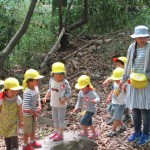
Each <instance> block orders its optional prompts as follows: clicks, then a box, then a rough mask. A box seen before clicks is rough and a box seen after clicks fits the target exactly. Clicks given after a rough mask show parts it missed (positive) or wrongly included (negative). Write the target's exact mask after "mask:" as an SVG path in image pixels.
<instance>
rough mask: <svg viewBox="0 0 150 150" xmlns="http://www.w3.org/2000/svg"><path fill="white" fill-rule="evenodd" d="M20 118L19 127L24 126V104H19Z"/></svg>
mask: <svg viewBox="0 0 150 150" xmlns="http://www.w3.org/2000/svg"><path fill="white" fill-rule="evenodd" d="M17 110H18V118H19V127H22V126H23V113H22V104H21V105H17Z"/></svg>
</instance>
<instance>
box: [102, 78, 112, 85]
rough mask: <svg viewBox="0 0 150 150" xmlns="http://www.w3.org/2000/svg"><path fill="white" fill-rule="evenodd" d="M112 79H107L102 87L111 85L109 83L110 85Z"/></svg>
mask: <svg viewBox="0 0 150 150" xmlns="http://www.w3.org/2000/svg"><path fill="white" fill-rule="evenodd" d="M110 81H111V80H110V78H107V79H106V80H105V81H104V82H103V83H102V85H103V86H108V85H109V83H110Z"/></svg>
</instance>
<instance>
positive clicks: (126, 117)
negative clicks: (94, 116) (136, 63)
mask: <svg viewBox="0 0 150 150" xmlns="http://www.w3.org/2000/svg"><path fill="white" fill-rule="evenodd" d="M126 60H127V58H126V57H123V56H122V57H118V58H113V62H114V63H115V64H116V68H118V67H121V68H123V69H124V67H125V64H126ZM110 82H113V81H112V80H111V78H110V77H108V78H107V79H106V80H105V81H104V82H103V85H104V86H107V85H108V84H109V83H110ZM110 98H111V92H110V94H109V95H108V97H107V99H106V103H107V104H108V107H107V111H109V108H111V103H108V102H110V100H111V99H110ZM130 119H131V116H130V112H129V109H128V108H126V109H125V110H124V116H123V118H122V120H123V121H128V120H130ZM112 123H113V122H112V120H111V119H110V120H109V121H108V122H107V125H111V124H112Z"/></svg>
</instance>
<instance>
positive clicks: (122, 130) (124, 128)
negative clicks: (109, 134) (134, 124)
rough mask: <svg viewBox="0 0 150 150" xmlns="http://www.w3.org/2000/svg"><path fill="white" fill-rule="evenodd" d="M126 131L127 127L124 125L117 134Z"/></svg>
mask: <svg viewBox="0 0 150 150" xmlns="http://www.w3.org/2000/svg"><path fill="white" fill-rule="evenodd" d="M126 129H127V127H126V126H125V125H123V126H121V127H120V128H119V129H118V130H117V132H118V133H122V132H124V131H126Z"/></svg>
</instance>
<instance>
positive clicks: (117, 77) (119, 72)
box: [110, 67, 124, 80]
mask: <svg viewBox="0 0 150 150" xmlns="http://www.w3.org/2000/svg"><path fill="white" fill-rule="evenodd" d="M123 72H124V69H122V68H120V67H118V68H116V69H115V70H114V71H113V74H112V76H111V77H110V78H111V79H112V80H120V79H121V78H122V75H123Z"/></svg>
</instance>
